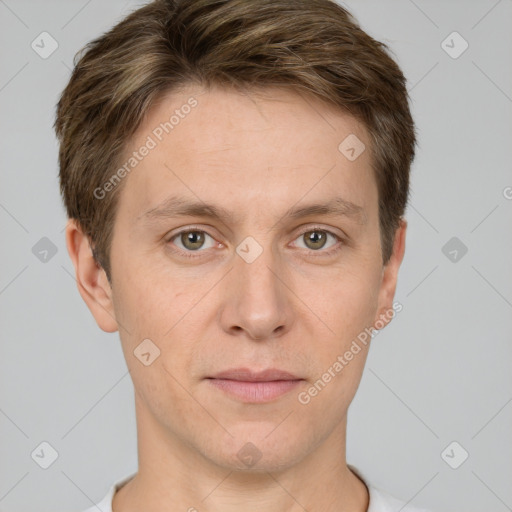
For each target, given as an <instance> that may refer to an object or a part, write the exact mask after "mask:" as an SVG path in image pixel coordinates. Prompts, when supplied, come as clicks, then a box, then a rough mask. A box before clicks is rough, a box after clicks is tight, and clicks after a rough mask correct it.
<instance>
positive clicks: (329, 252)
mask: <svg viewBox="0 0 512 512" xmlns="http://www.w3.org/2000/svg"><path fill="white" fill-rule="evenodd" d="M314 231H319V232H321V233H327V234H328V235H331V236H333V237H334V238H335V239H336V240H337V242H338V243H337V244H336V245H335V246H333V247H331V248H330V249H328V250H325V251H322V250H321V249H319V250H318V251H314V250H309V251H308V252H311V253H321V254H320V255H318V257H325V256H334V255H335V254H337V253H338V252H339V251H341V250H342V248H343V246H344V245H345V240H344V239H343V238H341V237H340V236H339V235H337V234H336V233H333V232H332V231H329V230H327V229H324V228H321V227H320V226H313V227H309V228H308V229H305V230H304V231H302V232H301V233H299V234H298V235H297V238H299V237H300V236H303V235H304V234H306V233H311V232H314ZM195 232H200V233H205V234H206V235H208V236H209V237H211V238H213V239H214V240H215V237H213V236H212V235H210V234H209V233H208V232H207V231H205V230H204V229H200V228H198V227H195V226H189V227H188V228H187V229H183V230H181V231H179V232H178V233H174V234H173V235H172V236H171V237H170V238H168V239H167V240H166V243H167V244H168V243H170V242H172V241H173V240H174V239H175V238H177V237H179V236H180V235H182V234H183V233H195ZM305 250H307V249H305ZM204 251H205V250H198V251H183V250H182V249H177V250H176V249H172V252H173V253H178V254H180V255H181V256H184V257H185V258H191V259H193V258H199V257H201V255H200V254H196V253H201V252H204ZM313 257H317V256H316V255H314V256H313Z"/></svg>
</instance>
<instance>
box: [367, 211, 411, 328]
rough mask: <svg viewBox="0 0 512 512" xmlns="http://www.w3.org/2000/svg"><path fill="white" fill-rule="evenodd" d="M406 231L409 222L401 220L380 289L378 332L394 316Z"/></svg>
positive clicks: (376, 319) (385, 266)
mask: <svg viewBox="0 0 512 512" xmlns="http://www.w3.org/2000/svg"><path fill="white" fill-rule="evenodd" d="M406 231H407V221H406V220H405V219H400V224H399V226H398V228H397V230H396V231H395V238H394V241H393V253H392V254H391V257H390V259H389V261H388V262H387V263H386V265H384V267H383V269H382V281H381V285H380V289H379V299H378V308H377V315H376V317H375V319H374V323H373V327H374V328H375V329H377V330H379V329H382V328H384V327H385V326H386V325H387V324H388V323H389V322H390V321H391V319H392V318H393V316H394V313H391V312H392V311H394V309H393V298H394V296H395V290H396V282H397V279H398V270H399V268H400V264H401V263H402V260H403V258H404V253H405V234H406Z"/></svg>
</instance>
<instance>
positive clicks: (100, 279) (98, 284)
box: [66, 219, 118, 332]
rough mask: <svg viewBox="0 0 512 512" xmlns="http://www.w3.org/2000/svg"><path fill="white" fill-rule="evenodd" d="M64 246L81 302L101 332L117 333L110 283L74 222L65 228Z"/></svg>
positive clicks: (88, 243) (70, 221) (84, 236)
mask: <svg viewBox="0 0 512 512" xmlns="http://www.w3.org/2000/svg"><path fill="white" fill-rule="evenodd" d="M66 245H67V249H68V253H69V256H70V257H71V261H72V262H73V266H74V267H75V277H76V283H77V286H78V291H79V292H80V295H81V296H82V299H84V301H85V303H86V304H87V307H88V308H89V310H90V311H91V313H92V315H93V316H94V318H95V320H96V323H97V324H98V325H99V327H100V328H101V329H103V330H104V331H106V332H116V331H117V330H118V327H117V322H116V318H115V314H114V306H113V302H112V289H111V287H110V283H109V282H108V279H107V275H106V274H105V271H104V270H103V268H102V267H101V266H100V265H99V263H97V261H96V260H95V259H94V256H93V254H92V249H91V245H90V242H89V238H88V237H87V236H86V235H85V234H84V233H83V232H82V230H81V229H80V227H79V226H78V224H77V223H76V221H75V220H74V219H69V220H68V223H67V225H66Z"/></svg>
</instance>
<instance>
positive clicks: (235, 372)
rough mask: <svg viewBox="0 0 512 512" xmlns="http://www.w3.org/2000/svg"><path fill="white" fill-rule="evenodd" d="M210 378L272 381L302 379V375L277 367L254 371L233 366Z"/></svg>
mask: <svg viewBox="0 0 512 512" xmlns="http://www.w3.org/2000/svg"><path fill="white" fill-rule="evenodd" d="M207 378H208V379H224V380H238V381H241V382H271V381H276V380H302V379H301V377H298V376H297V375H293V374H292V373H290V372H286V371H284V370H279V369H277V368H268V369H266V370H262V371H253V370H250V369H249V368H231V369H229V370H224V371H222V372H219V373H217V374H215V375H213V376H211V377H207Z"/></svg>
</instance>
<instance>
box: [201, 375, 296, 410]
mask: <svg viewBox="0 0 512 512" xmlns="http://www.w3.org/2000/svg"><path fill="white" fill-rule="evenodd" d="M207 380H208V382H209V383H210V384H211V385H212V386H214V387H215V388H216V389H218V390H220V391H223V392H224V393H226V394H227V395H228V396H230V397H231V398H234V399H236V400H239V401H242V402H246V403H265V402H271V401H273V400H276V399H277V398H279V397H281V396H283V395H285V394H287V393H289V392H290V391H291V390H292V389H294V388H296V387H297V386H298V385H299V384H300V383H301V382H303V381H304V379H302V378H301V377H298V376H296V375H293V374H292V373H289V372H286V371H283V370H278V369H275V368H269V369H267V370H263V371H260V372H253V371H251V370H249V369H248V368H234V369H230V370H226V371H223V372H220V373H218V374H216V375H214V376H213V377H207Z"/></svg>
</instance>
